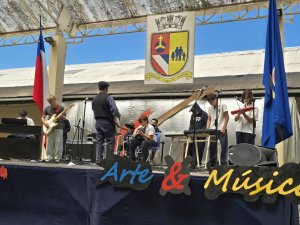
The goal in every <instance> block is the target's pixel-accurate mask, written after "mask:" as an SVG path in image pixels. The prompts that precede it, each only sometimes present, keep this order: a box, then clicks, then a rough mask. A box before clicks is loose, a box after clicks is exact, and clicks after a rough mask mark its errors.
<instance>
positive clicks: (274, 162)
mask: <svg viewBox="0 0 300 225" xmlns="http://www.w3.org/2000/svg"><path fill="white" fill-rule="evenodd" d="M228 161H229V164H231V165H237V166H278V157H277V151H276V150H275V148H267V147H263V146H258V145H251V144H247V143H242V144H238V145H233V146H230V148H229V151H228Z"/></svg>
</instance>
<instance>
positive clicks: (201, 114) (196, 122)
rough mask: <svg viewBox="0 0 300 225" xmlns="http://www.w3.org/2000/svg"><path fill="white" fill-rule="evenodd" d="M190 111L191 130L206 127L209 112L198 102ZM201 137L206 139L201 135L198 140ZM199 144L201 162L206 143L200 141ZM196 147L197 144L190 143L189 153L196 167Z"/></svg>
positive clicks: (193, 165)
mask: <svg viewBox="0 0 300 225" xmlns="http://www.w3.org/2000/svg"><path fill="white" fill-rule="evenodd" d="M190 112H192V115H191V118H190V126H189V130H190V131H191V132H193V131H195V132H197V130H202V129H206V125H207V119H208V115H207V113H206V112H205V111H203V110H202V109H201V108H200V106H199V105H198V104H197V103H196V102H195V103H194V104H193V106H192V108H191V109H190ZM201 139H205V138H200V137H198V138H197V140H201ZM197 144H198V155H199V160H200V163H201V159H202V156H203V151H204V147H205V143H204V142H198V143H197ZM194 148H195V146H194V144H193V143H191V144H189V148H188V154H189V155H190V156H192V157H193V161H192V165H191V167H195V165H196V163H197V162H196V157H195V151H194Z"/></svg>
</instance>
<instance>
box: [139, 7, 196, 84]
mask: <svg viewBox="0 0 300 225" xmlns="http://www.w3.org/2000/svg"><path fill="white" fill-rule="evenodd" d="M194 33H195V12H181V13H171V14H165V15H155V16H148V18H147V49H146V65H145V80H144V83H145V84H169V83H193V77H194V39H195V37H194Z"/></svg>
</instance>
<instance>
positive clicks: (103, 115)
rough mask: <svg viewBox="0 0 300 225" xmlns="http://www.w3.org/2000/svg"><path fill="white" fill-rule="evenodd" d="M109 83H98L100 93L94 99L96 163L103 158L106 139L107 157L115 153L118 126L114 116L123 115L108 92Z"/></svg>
mask: <svg viewBox="0 0 300 225" xmlns="http://www.w3.org/2000/svg"><path fill="white" fill-rule="evenodd" d="M108 87H109V83H107V82H105V81H100V82H99V83H98V88H99V94H98V95H96V96H95V97H94V99H93V101H92V109H93V111H94V117H95V120H96V131H97V135H96V163H98V162H99V161H100V160H101V159H103V152H104V146H103V143H104V140H106V142H107V152H106V157H108V156H110V155H112V154H113V150H114V144H115V135H116V128H115V122H114V117H118V118H120V117H121V114H120V113H119V109H118V107H117V105H116V102H115V100H114V98H113V97H112V96H111V95H109V94H107V93H108Z"/></svg>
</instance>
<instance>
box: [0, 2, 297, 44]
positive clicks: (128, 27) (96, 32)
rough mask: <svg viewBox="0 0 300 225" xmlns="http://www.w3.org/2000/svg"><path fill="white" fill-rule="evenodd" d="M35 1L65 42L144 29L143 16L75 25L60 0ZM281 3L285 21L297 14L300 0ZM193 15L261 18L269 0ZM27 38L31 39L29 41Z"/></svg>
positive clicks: (206, 20)
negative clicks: (60, 32)
mask: <svg viewBox="0 0 300 225" xmlns="http://www.w3.org/2000/svg"><path fill="white" fill-rule="evenodd" d="M22 1H25V0H22ZM35 1H36V2H37V3H38V4H39V5H40V6H41V8H43V10H45V12H47V13H48V14H49V16H51V18H53V20H54V21H55V23H57V24H58V27H59V28H60V30H61V31H62V34H63V35H64V37H65V38H66V39H67V41H68V43H71V44H76V43H82V42H83V39H84V38H87V37H97V36H105V35H112V34H125V33H134V32H144V31H146V28H147V26H146V22H147V17H146V16H143V17H135V18H129V19H119V20H111V21H105V22H92V23H81V24H78V25H77V24H76V23H75V22H74V20H73V18H72V17H71V14H70V13H69V12H68V10H67V8H66V7H65V6H64V5H63V4H62V3H61V1H60V0H53V1H55V3H54V4H52V5H49V4H47V5H44V4H43V3H42V2H41V0H35ZM129 1H130V0H125V1H124V2H126V3H127V4H126V5H127V7H130V6H131V4H130V2H129ZM283 4H284V15H285V19H286V21H289V22H290V21H292V18H293V16H294V15H297V14H300V0H286V1H284V2H283ZM51 7H52V8H51ZM196 15H197V18H196V26H201V25H210V24H217V23H228V22H235V21H242V20H254V19H262V18H267V16H268V3H267V1H260V2H256V3H243V4H235V5H232V6H222V7H215V8H209V9H201V10H196ZM288 18H289V19H288ZM65 21H67V22H65ZM35 32H36V34H38V32H39V30H35V31H26V32H23V33H22V32H18V33H10V34H3V35H0V37H2V39H0V47H3V46H12V45H21V44H22V40H26V41H24V42H23V44H30V43H35V42H36V40H37V39H31V38H24V39H18V40H16V36H17V35H19V36H29V37H32V36H33V35H35ZM43 32H44V34H47V32H48V34H53V33H55V27H53V28H49V29H43ZM30 40H32V42H30Z"/></svg>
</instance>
